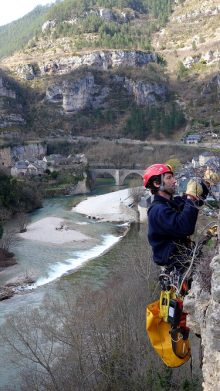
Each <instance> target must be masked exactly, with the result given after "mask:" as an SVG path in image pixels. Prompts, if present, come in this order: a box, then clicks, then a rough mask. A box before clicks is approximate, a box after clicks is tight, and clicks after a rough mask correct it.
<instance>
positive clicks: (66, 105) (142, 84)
mask: <svg viewBox="0 0 220 391" xmlns="http://www.w3.org/2000/svg"><path fill="white" fill-rule="evenodd" d="M110 80H111V82H113V86H112V85H111V83H110ZM114 85H115V86H116V85H120V86H121V87H122V88H123V89H125V90H126V91H127V93H128V94H129V95H132V96H133V98H134V100H135V101H136V103H137V104H138V105H139V106H146V105H155V104H157V102H159V101H160V102H161V101H165V100H166V98H167V96H168V88H167V85H166V83H165V82H153V81H145V80H139V81H135V80H132V79H129V78H128V77H125V76H118V75H114V76H113V77H112V78H110V79H109V85H108V84H107V85H104V84H102V83H100V84H97V83H95V77H94V75H93V74H92V73H91V72H89V73H87V74H85V76H84V77H81V78H80V79H77V80H75V81H71V80H68V81H67V80H65V81H64V82H62V84H60V85H57V84H56V85H50V86H49V87H48V88H47V90H46V97H45V101H49V102H51V103H61V104H62V107H63V110H64V112H65V113H73V112H77V111H80V110H83V109H85V108H91V109H96V108H100V107H104V106H107V104H108V103H107V99H106V98H107V97H108V95H109V94H110V92H111V89H112V88H113V89H114Z"/></svg>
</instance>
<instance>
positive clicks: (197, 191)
mask: <svg viewBox="0 0 220 391" xmlns="http://www.w3.org/2000/svg"><path fill="white" fill-rule="evenodd" d="M186 195H187V196H190V197H189V198H192V199H195V200H199V199H200V197H202V195H203V187H202V185H201V184H200V183H199V182H197V181H196V180H195V179H190V180H189V182H188V184H187V187H186Z"/></svg>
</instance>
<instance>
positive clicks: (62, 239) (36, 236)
mask: <svg viewBox="0 0 220 391" xmlns="http://www.w3.org/2000/svg"><path fill="white" fill-rule="evenodd" d="M18 236H19V237H21V238H23V239H29V240H37V241H40V242H45V243H51V244H65V243H68V242H84V241H87V240H91V238H90V237H89V236H87V235H84V234H82V233H81V232H79V231H76V230H74V229H73V228H72V226H71V225H70V223H69V222H67V221H65V220H64V219H62V218H59V217H53V216H51V217H45V218H43V219H40V220H38V221H36V222H35V223H32V224H30V225H28V227H27V231H26V232H23V233H20V234H18Z"/></svg>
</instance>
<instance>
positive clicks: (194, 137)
mask: <svg viewBox="0 0 220 391" xmlns="http://www.w3.org/2000/svg"><path fill="white" fill-rule="evenodd" d="M201 138H202V136H200V134H189V135H188V136H187V137H186V140H201Z"/></svg>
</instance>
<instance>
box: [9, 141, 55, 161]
mask: <svg viewBox="0 0 220 391" xmlns="http://www.w3.org/2000/svg"><path fill="white" fill-rule="evenodd" d="M10 150H11V151H10V152H11V158H12V160H13V161H17V160H25V159H33V158H40V157H43V156H45V155H46V154H47V147H46V145H45V144H41V143H36V144H27V145H17V146H14V147H11V148H10Z"/></svg>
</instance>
